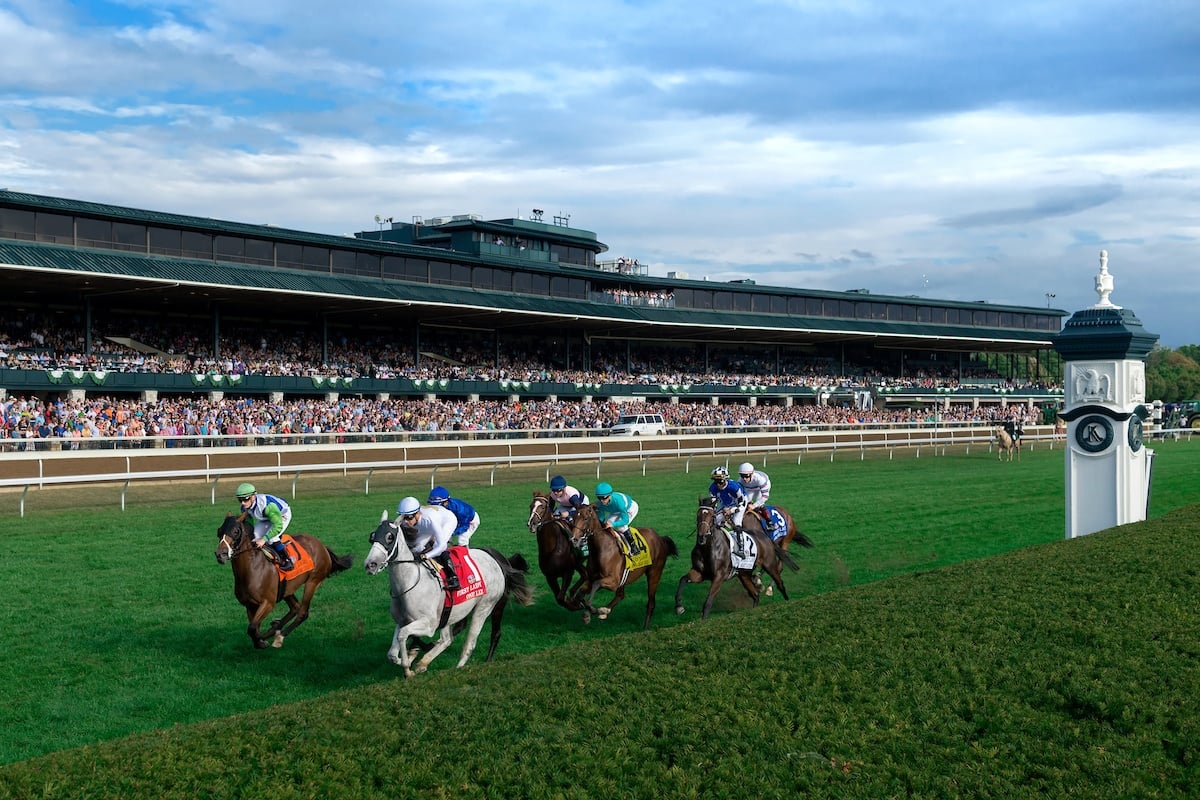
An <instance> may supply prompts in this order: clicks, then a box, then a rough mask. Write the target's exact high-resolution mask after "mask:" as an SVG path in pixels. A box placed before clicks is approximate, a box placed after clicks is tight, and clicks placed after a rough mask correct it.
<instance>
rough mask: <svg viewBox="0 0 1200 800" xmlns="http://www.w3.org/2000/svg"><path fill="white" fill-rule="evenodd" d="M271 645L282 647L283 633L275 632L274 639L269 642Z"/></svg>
mask: <svg viewBox="0 0 1200 800" xmlns="http://www.w3.org/2000/svg"><path fill="white" fill-rule="evenodd" d="M271 647H283V634H282V633H277V634H275V641H273V642H271Z"/></svg>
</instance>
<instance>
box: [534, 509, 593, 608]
mask: <svg viewBox="0 0 1200 800" xmlns="http://www.w3.org/2000/svg"><path fill="white" fill-rule="evenodd" d="M553 508H554V499H553V498H552V497H550V495H548V494H546V493H545V492H537V491H535V492H534V493H533V500H532V501H531V502H530V503H529V520H528V521H527V522H526V524H527V525H528V526H529V532H530V533H532V534H533V535H534V536H536V537H537V543H538V567H539V568H541V570H542V574H543V575H545V576H546V583H548V584H549V585H550V591H552V592H554V599H555V600H557V601H558V604H559V605H560V606H562V607H563V608H565V609H568V610H570V611H577V610H578V609H580V608H582V607H583V606H582V605H581V604H580V602H579V598H578V597H577V596H576V595H577V593H578V591H579V587H580V586H582V585H583V584H584V583H586V582H587V573H586V572H585V564H586V563H587V558H586V557H585V556H583V555H582V554H581V553H580V552H579V550H578V549H576V548H575V547H573V546H572V545H571V529H570V528H569V527H568V526H567V524H566V523H565V522H562V521H561V520H558V519H555V518H554V514H553V512H552V509H553ZM575 575H579V579H578V580H576V581H575V583H574V584H572V583H571V579H572V578H573V577H575Z"/></svg>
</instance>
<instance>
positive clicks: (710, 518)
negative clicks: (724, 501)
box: [696, 495, 717, 544]
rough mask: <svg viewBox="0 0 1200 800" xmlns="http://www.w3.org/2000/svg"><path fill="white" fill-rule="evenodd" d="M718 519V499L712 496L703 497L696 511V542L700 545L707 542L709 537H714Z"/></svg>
mask: <svg viewBox="0 0 1200 800" xmlns="http://www.w3.org/2000/svg"><path fill="white" fill-rule="evenodd" d="M716 517H717V498H715V497H712V496H711V495H703V496H701V497H700V504H699V507H698V508H697V509H696V541H697V542H698V543H699V544H704V543H705V542H707V541H708V537H709V536H711V535H712V532H713V528H714V527H715V525H716Z"/></svg>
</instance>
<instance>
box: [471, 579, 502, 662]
mask: <svg viewBox="0 0 1200 800" xmlns="http://www.w3.org/2000/svg"><path fill="white" fill-rule="evenodd" d="M507 607H508V595H504V596H503V597H501V598H500V602H498V603H496V607H495V608H493V609H492V613H491V614H490V615H489V616H488V619H490V620H491V621H492V638H491V641H490V642H488V651H487V658H485V659H484V662H488V661H491V660H492V656H494V655H495V654H496V645H498V644H500V633H501V631H500V622H501V621H502V620H503V619H504V609H505V608H507ZM459 666H461V664H460V665H459Z"/></svg>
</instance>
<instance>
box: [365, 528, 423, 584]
mask: <svg viewBox="0 0 1200 800" xmlns="http://www.w3.org/2000/svg"><path fill="white" fill-rule="evenodd" d="M384 525H386V526H387V527H388V529H389V531H390V533H391V535H392V544H391V546H388V545H387V544H386V543H384V542H380V541H376V538H375V537H376V536H377V535H378V534H379V528H382V527H383V526H384ZM379 528H376V529H375V532H374V533H372V534H371V544H373V545H374V544H378V545H380V546H381V547H383V548H384V551H385V552H386V555H387V561H386V562H385V564H384V567H385V568H386V567H390V566H391V565H392V564H414V565H419V564H421V561H422V559H421V558H419V557H418V556H417V554H416V553H413V552H412V550H411V549H410V550H409V554H410V555H411V556H412V558H401V557H400V537H401V536H403V535H404V531H403V530H401V529H400V526H399V525H397V524H396V523H395V522H392V521H391V520H385V521H384V522H381V523H380V525H379ZM381 571H382V570H381ZM420 583H421V573H420V572H419V571H418V572H417V579H416V580H415V581H413V584H412V586H408V587H406V588H404V589H402V590H401V591H400V595H406V594H408V593H409V592H411V591H412V590H413V589H415V588H416V587H417V586H418V585H419V584H420Z"/></svg>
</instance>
